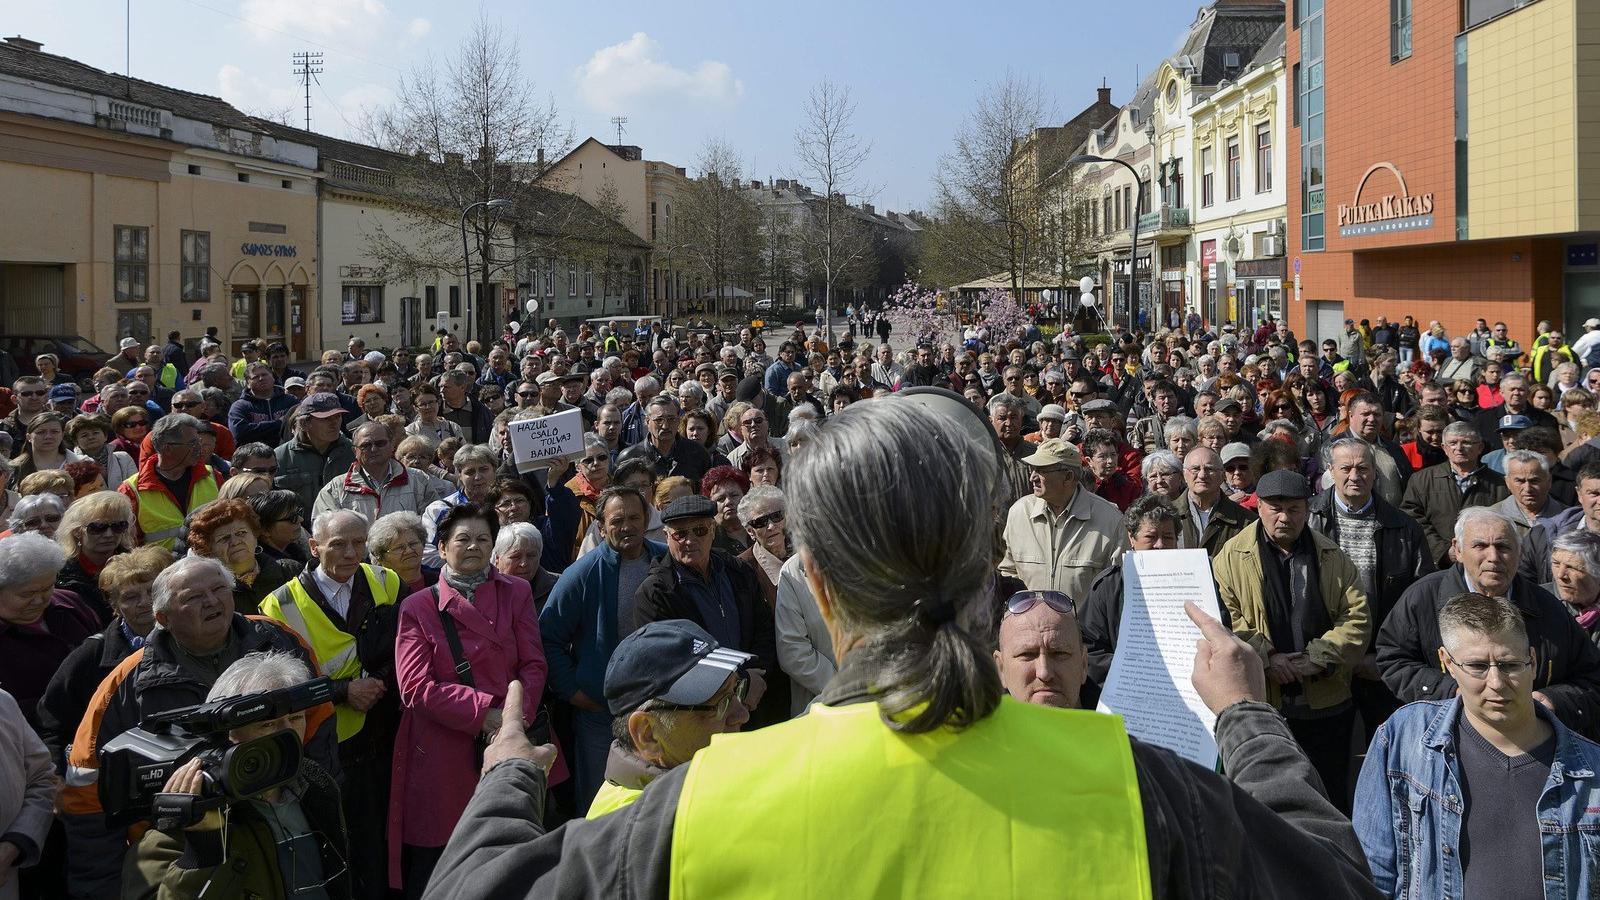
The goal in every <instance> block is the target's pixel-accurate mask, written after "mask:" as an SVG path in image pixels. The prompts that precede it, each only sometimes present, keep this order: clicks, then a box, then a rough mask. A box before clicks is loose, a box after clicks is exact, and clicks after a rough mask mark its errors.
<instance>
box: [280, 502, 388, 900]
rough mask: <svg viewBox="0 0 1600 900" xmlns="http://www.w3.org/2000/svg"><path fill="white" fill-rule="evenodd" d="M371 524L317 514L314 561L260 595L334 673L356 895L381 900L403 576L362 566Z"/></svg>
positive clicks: (351, 516)
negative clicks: (396, 642)
mask: <svg viewBox="0 0 1600 900" xmlns="http://www.w3.org/2000/svg"><path fill="white" fill-rule="evenodd" d="M367 530H368V526H367V520H366V517H364V516H362V515H361V514H360V513H357V512H353V511H351V510H348V509H340V510H334V511H332V512H327V513H323V514H322V515H320V516H318V517H317V518H316V521H315V522H313V523H312V526H311V554H312V556H313V557H314V558H313V559H312V561H311V562H310V563H309V564H308V565H307V566H306V569H305V571H304V572H301V573H300V575H298V576H297V577H295V578H294V579H293V580H291V581H290V582H289V583H288V584H285V585H284V586H283V587H280V588H278V589H277V590H275V591H273V592H272V593H271V594H270V595H268V596H267V597H266V599H264V600H262V601H261V614H262V615H264V616H267V617H269V618H272V619H276V620H277V621H279V622H282V623H283V624H284V625H286V626H287V627H288V628H289V629H290V630H291V631H293V632H295V633H296V634H298V635H300V637H301V639H302V640H304V641H305V642H306V643H307V644H309V645H310V646H311V649H312V651H313V652H314V653H315V654H316V656H317V660H318V662H319V663H320V664H321V666H322V671H323V672H324V673H325V674H326V675H328V677H330V678H332V679H333V704H334V706H333V710H334V718H335V720H336V724H337V728H338V735H339V766H340V768H341V769H342V770H343V771H344V784H343V790H342V791H341V800H342V801H343V804H344V818H345V822H346V824H347V825H348V826H349V831H350V862H349V865H350V871H351V873H352V874H353V875H354V879H353V881H354V887H355V891H354V894H355V896H356V897H363V898H365V897H371V898H381V897H383V896H384V889H385V887H386V885H387V880H386V877H387V870H386V868H385V866H386V863H387V856H386V853H387V847H388V843H387V840H386V838H385V831H384V828H385V825H386V823H387V820H388V812H389V772H390V766H391V763H392V761H393V753H394V741H395V734H396V732H397V730H398V725H399V722H400V702H399V698H400V690H399V686H398V684H397V683H396V681H395V671H394V645H395V631H396V628H397V625H398V623H399V620H400V612H399V611H400V606H399V599H400V576H398V575H396V574H395V573H394V572H392V571H390V570H388V569H385V568H384V567H382V566H373V565H368V564H367V563H364V562H362V560H363V559H365V558H366V557H367Z"/></svg>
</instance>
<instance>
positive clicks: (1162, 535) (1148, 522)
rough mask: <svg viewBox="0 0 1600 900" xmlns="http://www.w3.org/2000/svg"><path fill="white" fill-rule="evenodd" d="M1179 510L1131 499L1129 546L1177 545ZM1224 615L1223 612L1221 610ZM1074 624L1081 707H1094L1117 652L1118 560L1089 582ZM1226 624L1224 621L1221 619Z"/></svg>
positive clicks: (1126, 520) (1125, 519) (1153, 499)
mask: <svg viewBox="0 0 1600 900" xmlns="http://www.w3.org/2000/svg"><path fill="white" fill-rule="evenodd" d="M1182 520H1183V514H1182V513H1180V512H1178V511H1177V510H1175V509H1173V508H1172V507H1171V506H1168V505H1167V503H1166V501H1165V500H1162V499H1161V498H1160V497H1157V496H1154V495H1146V496H1143V497H1140V498H1139V499H1138V500H1135V501H1134V503H1133V505H1132V506H1130V507H1128V511H1127V512H1126V513H1124V514H1123V516H1122V528H1123V531H1125V532H1126V533H1127V535H1128V549H1129V550H1173V549H1177V548H1178V547H1179V546H1181V545H1180V544H1179V537H1178V528H1179V523H1180V522H1182ZM1224 615H1226V613H1225V612H1224ZM1078 624H1079V626H1080V627H1081V628H1082V629H1083V650H1084V652H1085V653H1086V654H1087V658H1088V676H1089V677H1088V680H1087V681H1086V682H1084V685H1083V703H1082V706H1083V707H1084V708H1085V709H1094V708H1095V703H1096V702H1097V701H1098V700H1099V699H1100V691H1101V690H1102V689H1104V688H1105V685H1106V676H1107V675H1109V674H1111V658H1112V657H1113V656H1115V655H1116V652H1117V632H1118V630H1120V629H1121V627H1122V560H1121V558H1120V557H1119V558H1118V559H1116V560H1115V561H1113V562H1112V563H1111V565H1109V566H1106V568H1105V570H1104V571H1102V572H1101V573H1100V574H1099V575H1097V576H1096V577H1095V579H1094V583H1093V584H1092V585H1090V586H1089V594H1088V597H1087V599H1085V600H1084V601H1083V602H1082V603H1080V604H1078ZM1224 624H1226V623H1224Z"/></svg>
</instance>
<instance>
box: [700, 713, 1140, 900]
mask: <svg viewBox="0 0 1600 900" xmlns="http://www.w3.org/2000/svg"><path fill="white" fill-rule="evenodd" d="M670 884H671V887H670V896H671V897H672V898H674V900H688V898H700V897H740V898H744V900H749V898H772V900H778V898H785V900H787V898H794V897H807V898H826V900H841V898H852V897H917V898H919V900H926V898H942V897H949V898H969V897H1022V896H1030V895H1033V894H1037V893H1039V892H1040V891H1041V889H1042V890H1044V891H1045V892H1047V893H1049V894H1051V895H1053V896H1059V897H1073V898H1098V897H1104V898H1116V900H1125V898H1148V897H1150V896H1151V886H1150V871H1149V858H1148V856H1147V854H1146V850H1145V833H1144V813H1143V809H1142V807H1141V805H1140V802H1139V782H1138V776H1137V775H1136V773H1135V771H1134V766H1133V750H1132V747H1131V746H1130V745H1129V742H1128V735H1127V732H1126V731H1125V730H1124V729H1123V725H1122V719H1121V717H1119V716H1110V715H1103V714H1100V713H1093V712H1087V711H1082V710H1059V709H1050V708H1046V707H1042V706H1031V705H1027V704H1024V703H1020V702H1018V701H1015V700H1012V699H1011V698H1009V697H1006V698H1004V699H1002V700H1001V702H1000V707H999V708H998V709H996V710H995V712H994V714H993V715H991V716H989V717H988V718H985V719H984V720H983V721H981V722H979V723H977V724H976V725H973V726H972V727H970V728H968V729H966V730H964V731H955V730H952V729H940V730H937V731H934V732H931V733H926V734H900V733H898V732H895V731H892V730H890V729H889V728H888V727H887V726H885V725H884V724H883V722H882V721H881V719H880V718H879V710H878V706H877V704H875V703H859V704H853V705H850V706H844V707H827V706H821V705H814V706H812V707H811V710H810V714H809V715H806V716H803V717H801V718H799V719H794V720H791V721H789V722H786V723H784V724H781V725H774V726H771V727H768V728H763V729H760V730H758V731H752V732H749V733H746V734H727V735H717V736H715V737H713V738H712V739H711V745H710V746H709V747H706V748H705V749H704V750H701V751H700V752H699V753H698V754H696V755H695V758H694V760H693V761H692V762H690V763H689V774H688V776H687V777H686V778H685V779H684V783H683V794H682V796H681V797H680V798H679V800H678V810H677V816H676V818H675V820H674V822H673V832H672V859H671V876H670Z"/></svg>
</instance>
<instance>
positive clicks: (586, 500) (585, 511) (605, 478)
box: [567, 432, 611, 541]
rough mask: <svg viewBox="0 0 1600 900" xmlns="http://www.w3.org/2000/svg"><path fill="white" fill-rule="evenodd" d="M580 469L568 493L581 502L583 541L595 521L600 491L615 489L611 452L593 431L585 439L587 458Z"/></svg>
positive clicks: (581, 459)
mask: <svg viewBox="0 0 1600 900" xmlns="http://www.w3.org/2000/svg"><path fill="white" fill-rule="evenodd" d="M577 470H578V474H576V475H574V476H572V477H571V478H570V479H568V480H567V490H570V491H572V495H573V496H574V497H576V498H577V499H578V529H577V533H576V540H578V541H581V540H583V536H584V535H586V534H588V533H589V526H590V525H591V524H592V523H593V522H594V517H595V502H596V501H598V500H599V499H600V492H601V491H603V490H605V489H606V488H608V487H610V486H611V453H610V451H609V450H608V449H607V447H606V442H605V440H604V439H603V438H601V437H600V436H599V435H597V434H594V433H593V432H590V433H588V434H585V435H584V436H583V456H581V457H579V458H578V465H577Z"/></svg>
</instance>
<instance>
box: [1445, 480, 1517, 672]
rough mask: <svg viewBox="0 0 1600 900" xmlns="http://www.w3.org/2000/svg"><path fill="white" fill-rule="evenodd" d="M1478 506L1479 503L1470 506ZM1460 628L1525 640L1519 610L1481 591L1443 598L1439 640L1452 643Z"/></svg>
mask: <svg viewBox="0 0 1600 900" xmlns="http://www.w3.org/2000/svg"><path fill="white" fill-rule="evenodd" d="M1473 508H1474V509H1482V507H1473ZM1463 631H1466V632H1471V633H1473V634H1484V635H1501V634H1507V635H1511V636H1513V637H1515V638H1518V639H1519V640H1520V642H1521V643H1526V642H1527V640H1528V626H1527V625H1526V624H1524V623H1523V621H1522V613H1521V612H1519V611H1518V610H1517V608H1516V607H1515V606H1513V605H1512V603H1511V601H1510V600H1506V599H1502V598H1499V597H1488V596H1485V595H1483V594H1457V595H1455V596H1454V597H1451V598H1450V599H1449V600H1447V601H1445V604H1444V607H1443V608H1441V609H1440V610H1439V641H1440V643H1442V644H1444V645H1445V647H1446V648H1449V646H1450V645H1451V644H1454V643H1456V641H1455V637H1456V635H1458V634H1460V633H1462V632H1463Z"/></svg>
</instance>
